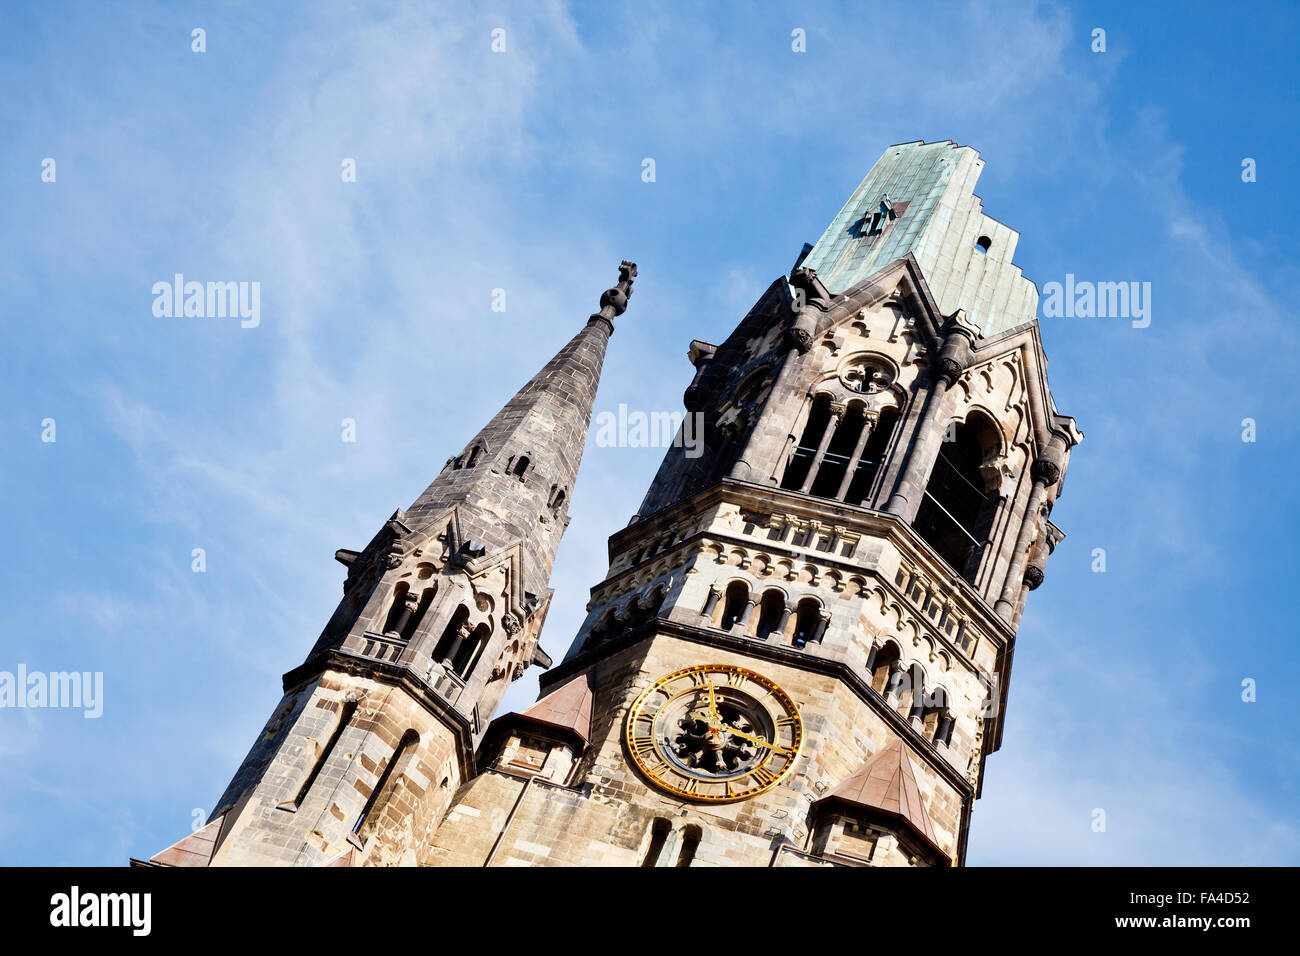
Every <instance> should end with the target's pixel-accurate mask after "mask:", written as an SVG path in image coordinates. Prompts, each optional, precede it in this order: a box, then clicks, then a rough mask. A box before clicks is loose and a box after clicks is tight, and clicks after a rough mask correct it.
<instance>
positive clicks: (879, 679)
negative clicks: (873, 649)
mask: <svg viewBox="0 0 1300 956" xmlns="http://www.w3.org/2000/svg"><path fill="white" fill-rule="evenodd" d="M900 657H901V654H900V653H899V650H898V645H897V644H895V643H894V642H893V641H887V642H886V643H885V646H884V647H882V648H881V649H880V650H879V652H877V654H876V659H875V661H873V662H872V665H871V688H872V690H874V691H875V692H876V693H877V694H879V695H880V696H881V697H884V696H885V692H886V691H887V690H888V689H889V675H890V672H891V670H892V669H893V667H894V665H895V664H897V663H898V661H899V658H900Z"/></svg>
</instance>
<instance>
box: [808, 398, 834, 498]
mask: <svg viewBox="0 0 1300 956" xmlns="http://www.w3.org/2000/svg"><path fill="white" fill-rule="evenodd" d="M815 400H816V399H814V401H815ZM830 411H831V416H830V418H828V419H827V420H826V430H825V431H823V432H822V440H821V441H820V442H818V443H817V454H815V455H813V460H812V464H811V465H809V466H808V477H807V478H805V479H804V480H803V486H802V487H800V489H799V493H800V494H801V495H806V494H808V489H809V488H811V487H812V485H813V481H814V480H816V478H817V471H818V469H820V468H821V466H822V459H823V458H825V457H826V449H827V448H828V447H830V443H831V439H832V438H834V437H835V430H836V429H837V428H839V426H840V421H841V420H842V419H843V418H844V409H843V407H841V406H839V405H832V406H831V408H830Z"/></svg>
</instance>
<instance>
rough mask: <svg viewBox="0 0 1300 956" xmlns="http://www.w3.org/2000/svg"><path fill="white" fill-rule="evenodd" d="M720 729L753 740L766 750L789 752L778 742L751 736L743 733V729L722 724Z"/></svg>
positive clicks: (781, 752) (780, 752)
mask: <svg viewBox="0 0 1300 956" xmlns="http://www.w3.org/2000/svg"><path fill="white" fill-rule="evenodd" d="M722 729H723V732H724V733H728V734H735V735H736V736H737V737H743V738H744V739H745V740H748V741H751V742H753V743H756V744H758V745H759V746H761V747H763V748H764V749H766V750H773V751H775V752H777V753H779V754H788V753H790V751H789V750H787V749H786V748H784V747H782V746H780V745H779V744H775V743H773V742H771V741H769V740H763V739H762V738H760V737H752V736H750V735H749V734H747V733H744V732H743V731H739V730H736V729H735V728H734V727H729V726H724V727H723V728H722Z"/></svg>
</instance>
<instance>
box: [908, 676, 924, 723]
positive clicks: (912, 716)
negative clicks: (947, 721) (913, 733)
mask: <svg viewBox="0 0 1300 956" xmlns="http://www.w3.org/2000/svg"><path fill="white" fill-rule="evenodd" d="M911 679H912V706H911V707H909V708H908V711H907V722H908V723H909V724H911V725H912V726H913V727H914V728H916V729H917V730H920V729H921V728H922V727H923V726H924V725H925V684H924V682H923V681H922V680H921V665H920V664H916V665H914V666H913V667H912V674H911Z"/></svg>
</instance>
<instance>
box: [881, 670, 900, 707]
mask: <svg viewBox="0 0 1300 956" xmlns="http://www.w3.org/2000/svg"><path fill="white" fill-rule="evenodd" d="M902 682H903V662H902V661H894V662H893V663H891V664H890V665H889V679H888V680H887V681H885V703H887V704H889V705H890V706H891V707H892V706H894V705H895V704H897V703H898V685H899V684H901V683H902Z"/></svg>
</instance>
